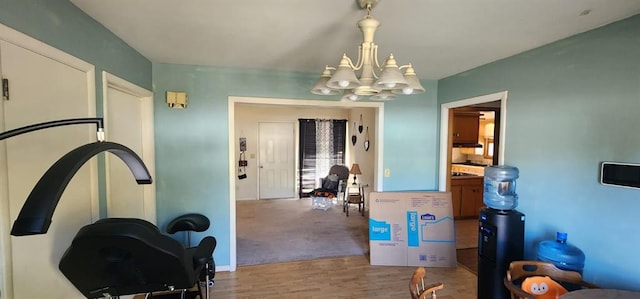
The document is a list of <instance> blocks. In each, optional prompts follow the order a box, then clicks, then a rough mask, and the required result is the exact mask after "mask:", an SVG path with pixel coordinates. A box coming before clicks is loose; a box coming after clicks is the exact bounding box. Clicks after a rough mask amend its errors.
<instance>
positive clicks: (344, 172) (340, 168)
mask: <svg viewBox="0 0 640 299" xmlns="http://www.w3.org/2000/svg"><path fill="white" fill-rule="evenodd" d="M329 174H337V175H338V179H340V180H346V179H348V178H349V167H347V166H345V165H333V166H331V168H329Z"/></svg>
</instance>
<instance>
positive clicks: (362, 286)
mask: <svg viewBox="0 0 640 299" xmlns="http://www.w3.org/2000/svg"><path fill="white" fill-rule="evenodd" d="M414 270H415V267H396V266H371V265H369V260H368V259H367V257H365V256H350V257H341V258H328V259H318V260H311V261H299V262H287V263H277V264H266V265H257V266H244V267H238V270H237V271H236V272H218V273H216V279H215V282H216V284H215V286H214V287H213V289H212V290H211V298H411V296H410V295H409V280H410V279H411V275H412V274H413V271H414ZM431 282H443V283H444V285H445V288H444V290H442V291H439V292H438V298H439V299H454V298H455V299H471V298H477V295H476V294H477V277H476V276H475V275H474V274H473V273H471V272H469V271H468V270H466V269H464V268H462V267H457V268H427V279H426V281H425V283H431Z"/></svg>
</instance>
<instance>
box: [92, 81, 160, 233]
mask: <svg viewBox="0 0 640 299" xmlns="http://www.w3.org/2000/svg"><path fill="white" fill-rule="evenodd" d="M109 88H113V89H116V90H118V91H122V92H124V93H127V94H130V95H132V96H135V97H138V98H139V100H140V101H141V108H142V111H141V115H140V120H141V121H142V136H141V139H142V140H141V144H142V153H138V154H139V155H140V156H141V158H143V159H144V160H146V161H145V165H146V166H147V169H148V170H149V173H151V177H152V178H155V148H154V135H153V134H154V133H153V92H151V91H149V90H147V89H145V88H142V87H140V86H138V85H135V84H133V83H131V82H129V81H127V80H125V79H122V78H120V77H118V76H116V75H113V74H110V73H108V72H106V71H102V107H103V108H102V109H103V116H104V118H105V120H106V118H107V116H108V113H109V111H108V109H107V102H108V96H107V94H108V90H109ZM105 136H106V139H108V137H109V132H108V131H107V130H105ZM109 159H113V157H112V156H111V155H105V173H107V174H108V173H109ZM105 180H106V197H107V199H106V202H107V211H108V210H109V205H110V200H109V198H110V196H109V176H108V175H105ZM141 187H142V190H143V191H142V194H143V197H144V199H143V200H144V203H143V205H144V218H145V219H146V220H148V221H149V222H151V223H154V224H155V223H156V222H157V217H156V192H155V185H154V184H148V185H141Z"/></svg>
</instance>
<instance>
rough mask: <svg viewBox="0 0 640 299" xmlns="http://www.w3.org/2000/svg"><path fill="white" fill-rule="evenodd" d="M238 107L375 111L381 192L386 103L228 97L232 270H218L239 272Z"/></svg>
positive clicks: (376, 173)
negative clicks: (237, 195) (371, 109)
mask: <svg viewBox="0 0 640 299" xmlns="http://www.w3.org/2000/svg"><path fill="white" fill-rule="evenodd" d="M236 104H260V105H274V106H289V107H324V108H329V107H336V108H375V112H374V113H375V132H376V138H375V140H376V145H374V146H373V150H374V175H373V186H372V187H373V189H372V192H380V191H383V189H382V181H383V177H382V175H383V173H384V172H383V170H382V167H383V164H382V157H383V153H384V142H383V140H384V139H383V136H384V126H383V125H382V124H384V102H359V101H356V102H352V101H339V102H338V101H322V100H304V99H297V100H296V99H281V98H257V97H235V96H229V97H228V117H227V119H228V127H229V132H228V136H229V141H228V145H229V240H230V242H229V267H228V268H227V267H219V268H220V269H219V270H221V271H236V269H237V262H238V261H237V234H236V180H235V179H234V177H235V173H236V170H237V167H236V165H237V164H236V163H238V161H236V160H235V155H233V153H234V152H235V151H236V140H235V106H236Z"/></svg>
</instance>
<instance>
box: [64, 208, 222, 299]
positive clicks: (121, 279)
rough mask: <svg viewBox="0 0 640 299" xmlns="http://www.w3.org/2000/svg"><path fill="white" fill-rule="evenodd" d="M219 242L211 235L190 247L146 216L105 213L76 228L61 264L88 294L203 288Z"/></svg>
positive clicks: (198, 292) (127, 293) (69, 276)
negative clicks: (200, 279) (205, 270)
mask: <svg viewBox="0 0 640 299" xmlns="http://www.w3.org/2000/svg"><path fill="white" fill-rule="evenodd" d="M215 247H216V239H215V238H214V237H211V236H208V237H205V238H203V239H202V241H201V242H200V244H199V245H198V246H197V247H195V248H194V249H193V250H188V249H187V248H185V247H184V246H183V245H182V244H180V242H178V241H176V240H174V239H173V238H171V237H169V236H167V235H164V234H162V233H161V232H160V230H159V229H158V228H157V227H156V226H155V225H153V224H151V223H150V222H147V221H145V220H142V219H134V218H107V219H101V220H98V221H96V222H95V223H93V224H89V225H86V226H84V227H82V228H81V229H80V231H78V233H77V234H76V236H75V238H74V239H73V241H72V243H71V246H70V247H69V248H68V249H67V251H66V252H65V253H64V255H63V256H62V259H61V260H60V264H59V268H60V271H62V274H64V276H65V277H67V279H69V281H71V283H72V284H73V285H74V286H75V287H76V288H77V289H78V290H79V291H80V292H81V293H82V294H83V295H84V296H85V297H86V298H102V297H108V296H106V295H107V294H108V295H109V296H113V297H117V296H122V295H132V294H140V293H151V292H156V291H173V290H174V289H175V290H183V291H182V293H183V294H184V293H187V291H186V290H187V289H192V288H193V287H194V286H196V285H197V286H198V289H199V287H200V284H198V283H197V280H198V273H200V272H201V270H202V269H203V267H206V264H207V262H208V261H210V260H211V259H212V254H213V251H214V249H215ZM207 288H208V286H207ZM196 292H197V294H200V290H197V291H189V293H196ZM207 293H208V290H207ZM178 295H180V294H178ZM188 297H195V295H191V296H188Z"/></svg>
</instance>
